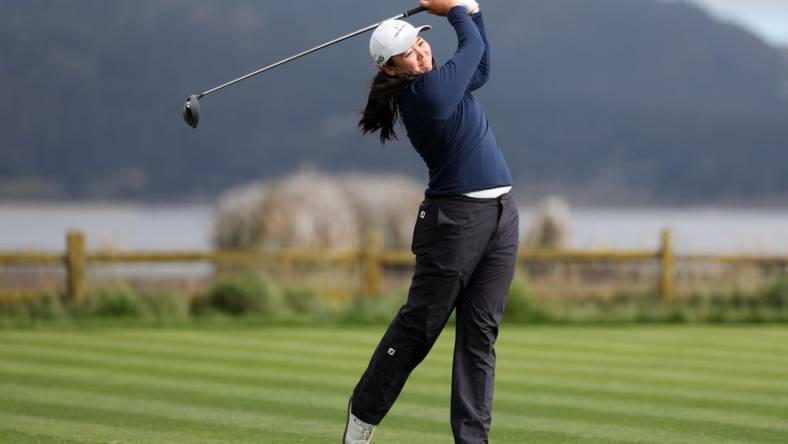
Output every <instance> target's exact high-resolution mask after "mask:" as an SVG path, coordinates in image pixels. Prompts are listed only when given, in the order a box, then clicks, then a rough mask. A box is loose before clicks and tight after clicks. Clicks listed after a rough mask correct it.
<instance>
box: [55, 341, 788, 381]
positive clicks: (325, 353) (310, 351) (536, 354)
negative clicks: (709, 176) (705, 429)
mask: <svg viewBox="0 0 788 444" xmlns="http://www.w3.org/2000/svg"><path fill="white" fill-rule="evenodd" d="M447 336H448V337H446V338H442V339H443V340H441V341H440V342H439V344H437V345H438V346H437V347H435V348H434V351H435V352H436V353H433V354H434V355H435V356H436V359H434V360H432V361H431V362H433V363H437V364H439V365H449V364H450V362H451V359H452V357H451V353H445V350H446V349H451V347H453V346H452V345H451V343H452V342H453V339H454V338H453V337H452V336H451V335H447ZM60 339H63V338H60ZM91 339H92V338H91ZM156 339H158V340H165V341H166V343H167V344H168V345H169V346H171V345H176V344H177V345H178V346H179V348H180V349H181V350H183V351H189V352H202V351H203V350H204V349H205V348H206V347H221V350H219V351H217V352H212V354H213V355H214V356H217V357H218V356H226V357H239V356H240V357H247V358H248V357H250V356H255V355H257V354H268V353H271V352H274V351H276V352H293V351H298V352H299V353H302V354H303V355H306V356H309V357H311V358H317V357H335V356H336V355H337V354H341V355H342V356H344V357H346V358H348V359H359V360H368V359H369V357H370V356H371V354H372V352H373V351H374V347H375V345H376V344H370V345H369V346H367V347H348V346H347V345H344V344H336V343H333V342H326V341H325V340H324V339H321V340H317V338H307V339H292V338H289V339H282V340H281V341H278V342H276V341H274V342H270V341H269V342H265V343H262V344H261V343H256V342H252V343H247V342H246V341H243V342H241V343H238V342H234V341H233V338H227V337H217V336H216V335H198V336H196V337H195V336H194V335H192V334H189V335H168V336H166V337H163V338H162V337H159V336H158V335H157V336H156ZM235 339H238V340H239V341H241V338H235ZM83 340H84V338H73V339H72V338H69V339H68V341H69V342H75V343H82V341H83ZM104 340H105V341H120V342H122V343H124V344H126V345H131V346H133V345H135V344H137V345H138V344H141V343H147V344H150V343H151V338H150V337H147V335H132V336H129V335H121V336H120V339H118V336H113V337H111V338H105V339H104ZM94 343H95V342H94ZM160 345H161V344H156V343H153V344H151V345H150V347H151V349H154V348H156V349H158V347H159V346H160ZM497 350H498V354H499V356H506V357H509V358H522V359H529V360H535V361H550V362H577V361H582V362H593V363H599V364H603V363H604V364H611V365H625V366H628V367H632V366H642V367H647V368H652V367H653V366H654V365H659V366H661V367H662V368H666V369H672V370H691V371H698V370H701V371H704V372H710V373H719V374H723V375H730V376H747V377H752V376H764V377H775V378H779V379H785V378H788V365H786V366H782V367H774V368H764V365H763V364H764V363H763V362H761V361H758V362H752V361H744V362H742V361H734V360H732V359H731V358H730V356H727V357H726V359H725V360H722V361H714V360H709V359H704V358H698V357H693V356H687V357H682V358H681V359H680V360H675V358H676V356H669V355H655V354H653V353H646V352H640V353H637V354H635V353H630V352H627V353H615V354H610V353H607V350H605V352H606V353H604V354H601V353H600V351H599V350H588V349H583V348H579V347H575V346H569V347H566V346H565V347H561V348H560V349H558V350H556V349H550V350H546V349H517V348H512V347H510V346H502V345H501V344H500V342H499V344H498V346H497Z"/></svg>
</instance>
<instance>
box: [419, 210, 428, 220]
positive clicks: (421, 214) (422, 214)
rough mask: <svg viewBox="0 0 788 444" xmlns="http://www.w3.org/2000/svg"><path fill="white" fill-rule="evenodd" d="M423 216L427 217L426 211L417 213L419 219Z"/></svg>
mask: <svg viewBox="0 0 788 444" xmlns="http://www.w3.org/2000/svg"><path fill="white" fill-rule="evenodd" d="M425 217H427V212H426V211H422V212H421V213H419V219H424V218H425Z"/></svg>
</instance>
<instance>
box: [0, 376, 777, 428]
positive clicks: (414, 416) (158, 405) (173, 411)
mask: <svg viewBox="0 0 788 444" xmlns="http://www.w3.org/2000/svg"><path fill="white" fill-rule="evenodd" d="M2 388H3V391H2V393H3V394H2V397H3V398H6V399H8V398H11V399H12V400H14V401H15V402H14V404H13V406H14V407H15V408H17V409H24V408H25V407H28V408H29V406H25V403H26V402H30V401H28V400H33V401H36V402H39V403H45V404H47V405H49V403H55V406H57V405H58V403H60V404H62V407H63V408H68V409H69V414H73V412H74V411H75V410H79V409H83V410H86V413H82V415H85V416H90V417H91V418H92V419H93V420H97V419H100V418H101V417H102V412H104V414H106V413H105V412H106V411H116V412H122V413H124V420H125V421H127V423H129V422H132V423H133V422H134V420H135V418H137V417H138V416H143V415H144V416H148V415H155V416H156V417H157V418H161V417H164V418H169V419H170V420H171V421H174V422H177V423H183V424H181V425H182V426H189V425H188V424H187V423H189V422H191V421H183V420H181V419H180V418H181V417H182V416H184V415H186V416H189V417H191V418H196V419H198V423H200V424H203V422H210V423H211V424H215V423H217V422H221V423H222V424H223V425H224V424H225V422H224V419H223V418H224V417H220V418H216V417H214V416H212V411H214V410H217V409H211V408H203V407H191V406H183V405H176V404H175V403H171V402H160V401H149V400H135V399H130V398H128V397H116V396H107V395H98V394H90V393H83V392H80V391H72V390H64V389H57V390H52V389H50V388H23V387H19V386H13V385H8V384H5V385H3V386H2ZM92 406H100V411H98V412H97V411H94V410H98V409H94V408H93V407H92ZM218 410H219V413H218V414H219V415H221V414H222V413H221V409H218ZM437 410H438V409H431V408H426V407H424V406H420V405H413V404H410V403H408V402H407V401H403V402H400V403H398V405H397V412H395V411H392V413H391V414H392V416H394V417H397V416H401V415H402V412H403V411H404V412H407V415H408V420H407V421H401V423H399V424H397V422H400V421H387V423H391V427H397V428H400V427H410V428H412V427H413V425H414V424H416V423H419V422H423V421H425V420H426V419H427V418H429V419H431V420H433V421H435V422H438V421H442V420H443V421H445V411H437ZM293 413H294V414H295V413H296V412H293ZM308 413H309V412H302V413H301V414H302V415H303V414H308ZM566 413H569V418H566V419H564V418H560V417H559V418H551V417H546V416H545V415H544V412H534V415H533V416H530V415H529V416H527V417H526V419H525V420H523V418H522V417H515V416H514V415H511V414H506V413H503V414H499V413H497V414H496V419H497V420H498V421H499V423H500V424H501V425H499V426H498V427H499V428H502V429H510V428H512V424H517V425H518V426H519V427H517V428H519V429H521V430H523V432H527V430H529V426H528V424H529V422H531V421H533V422H535V423H536V424H537V430H542V431H545V430H544V429H545V428H547V424H550V426H549V428H550V430H547V431H551V432H560V433H563V434H570V433H571V431H567V427H571V428H570V430H572V428H576V429H577V430H582V433H583V435H586V434H590V435H591V436H594V434H598V435H604V436H608V437H614V438H616V439H619V440H620V439H625V438H632V439H634V440H640V441H644V442H687V443H689V442H697V440H698V438H699V436H698V435H696V434H693V433H680V432H679V431H676V430H675V429H676V428H677V427H676V426H677V425H681V424H680V423H681V422H682V421H675V422H673V423H664V424H660V422H659V421H658V422H657V423H656V424H653V425H656V426H657V427H656V428H655V429H649V428H641V427H639V426H638V425H637V424H638V423H637V422H634V424H615V423H610V422H607V423H605V422H603V421H600V419H602V418H600V417H599V415H595V416H591V417H588V415H578V413H582V412H580V411H578V410H577V409H570V411H568V412H566ZM239 415H244V413H242V412H238V411H234V412H232V413H231V414H230V416H229V417H230V418H231V421H232V422H233V423H237V422H239V419H238V416H239ZM251 417H254V415H251ZM583 417H586V418H587V419H588V420H587V421H582V420H578V419H583ZM245 419H246V418H243V417H242V419H241V420H240V421H241V422H242V424H237V426H240V427H250V426H251V424H246V420H245ZM616 419H619V418H616ZM299 422H300V421H299ZM518 422H519V424H518ZM626 422H632V421H626ZM340 425H341V423H340ZM668 425H671V427H672V428H673V429H674V430H668V428H667V427H666V426H668ZM202 426H203V427H206V426H205V425H204V424H203V425H202ZM189 427H190V426H189ZM539 427H541V428H539ZM190 430H195V428H191V429H190ZM323 430H324V431H325V428H324V429H323ZM693 430H697V428H693ZM217 432H221V433H226V432H227V431H226V429H223V430H221V431H217ZM240 432H241V431H240V430H236V433H240ZM616 435H619V436H617V437H616ZM734 435H738V434H737V433H734ZM741 435H742V436H745V437H747V441H746V442H759V441H760V442H774V441H771V440H770V439H764V440H760V439H759V438H760V437H759V436H758V435H759V434H758V433H756V434H754V435H753V434H747V433H745V432H742V433H741ZM716 438H717V440H716V441H715V442H731V443H734V442H745V441H741V440H737V439H735V438H733V437H732V435H731V434H730V433H729V432H725V433H719V434H718V435H717V436H716ZM766 438H768V436H766ZM232 439H233V440H234V439H235V437H234V436H233V437H232ZM426 442H432V441H431V440H427V441H426Z"/></svg>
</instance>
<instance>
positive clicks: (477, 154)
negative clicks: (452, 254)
mask: <svg viewBox="0 0 788 444" xmlns="http://www.w3.org/2000/svg"><path fill="white" fill-rule="evenodd" d="M448 19H449V23H451V25H452V26H453V27H454V29H455V30H456V32H457V39H458V41H459V42H458V43H459V44H458V48H457V52H456V53H455V54H454V56H453V57H452V58H451V60H449V61H448V62H446V63H445V64H444V65H443V66H440V67H437V68H435V69H433V70H432V71H430V72H429V73H427V74H424V75H423V76H421V77H419V78H418V79H417V80H416V81H414V82H413V84H411V86H410V88H409V89H406V90H405V91H404V92H402V94H400V96H399V97H398V98H397V101H398V104H399V108H400V114H401V116H402V121H403V123H404V125H405V128H406V130H407V132H408V138H409V139H410V141H411V143H412V144H413V147H414V148H415V149H416V151H418V153H419V155H420V156H421V157H422V159H424V162H426V164H427V167H428V168H429V175H430V181H429V188H428V189H427V190H426V192H425V194H426V196H427V197H430V196H450V195H458V194H465V193H469V192H472V191H479V190H485V189H490V188H497V187H503V186H510V185H512V176H511V173H510V171H509V167H508V165H507V164H506V160H504V158H503V154H502V153H501V151H500V149H499V148H498V144H497V143H496V141H495V136H494V135H493V132H492V129H491V128H490V124H489V122H488V121H487V115H486V114H485V112H484V110H483V109H482V107H481V105H480V104H479V102H477V101H476V99H475V98H474V97H473V95H472V94H471V91H474V90H476V89H479V88H481V87H482V86H483V85H484V84H485V83H487V79H488V78H489V75H490V74H489V72H490V61H489V53H490V49H489V44H488V43H487V37H486V34H485V32H484V22H483V20H482V14H481V12H479V13H476V14H473V15H472V16H471V15H469V14H468V12H467V10H466V9H465V8H464V7H461V6H456V7H454V8H452V9H451V11H449V15H448Z"/></svg>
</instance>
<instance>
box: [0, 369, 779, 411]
mask: <svg viewBox="0 0 788 444" xmlns="http://www.w3.org/2000/svg"><path fill="white" fill-rule="evenodd" d="M101 368H102V369H106V370H102V369H99V368H97V367H96V366H95V365H92V366H91V367H88V368H83V367H79V366H76V367H75V364H74V363H71V362H69V363H67V364H66V365H57V364H53V363H52V362H49V361H47V362H44V363H39V364H38V365H36V364H25V363H20V362H19V361H17V362H14V363H9V362H6V363H0V374H2V375H4V377H6V378H9V379H10V378H19V377H20V376H23V377H31V376H33V377H39V378H45V379H47V380H52V379H55V380H57V379H58V378H59V377H61V376H66V377H69V378H73V379H76V380H82V379H86V380H87V381H88V382H90V381H94V380H96V381H104V382H105V383H108V384H137V385H144V386H146V387H147V386H149V387H156V389H158V390H160V389H162V388H172V389H176V390H181V389H183V388H184V387H186V388H188V389H190V390H197V391H199V392H203V393H214V392H222V393H226V394H228V395H231V394H232V395H233V396H250V397H252V398H254V399H257V398H259V397H260V396H264V395H261V394H259V393H258V390H259V389H261V388H263V387H273V388H278V387H282V386H298V387H299V388H300V389H303V390H306V391H310V390H311V391H313V392H320V393H332V394H335V395H338V396H340V397H341V398H343V399H344V398H346V397H347V396H348V394H349V392H350V389H351V387H352V385H351V384H349V383H348V382H347V381H345V380H339V381H337V380H335V379H326V378H325V377H320V378H314V375H312V374H308V375H306V376H304V377H299V378H297V379H293V375H291V374H288V373H283V372H278V371H274V372H261V373H263V374H260V375H259V377H257V378H255V379H254V380H244V381H243V382H240V381H238V380H234V382H233V383H232V384H230V383H227V380H228V379H230V378H226V377H218V378H211V379H210V380H208V379H207V378H205V377H204V376H203V375H196V376H195V375H191V374H184V373H173V374H166V375H165V374H162V373H161V372H157V371H155V370H149V371H147V372H145V374H141V373H140V372H139V371H136V372H134V371H132V372H129V369H128V368H127V367H126V366H114V367H109V368H108V367H106V366H103V367H101ZM122 372H125V373H122ZM184 379H186V381H193V382H186V381H185V380H184ZM447 381H448V380H447ZM447 381H444V384H443V385H442V386H439V387H436V386H435V385H434V384H424V383H423V381H422V380H421V377H420V376H419V375H418V373H416V374H415V375H414V376H413V377H412V378H411V380H410V381H409V383H408V393H409V394H410V395H411V396H414V395H415V396H418V400H419V402H421V403H426V404H431V405H440V406H445V405H446V403H447V400H446V396H443V395H438V396H436V393H437V394H445V395H448V391H449V390H448V385H449V384H448V382H447ZM60 383H61V384H63V383H64V382H60ZM573 384H576V383H575V382H574V381H565V382H562V383H556V382H553V383H552V384H548V385H539V384H532V383H528V384H522V385H520V386H518V387H509V386H507V385H502V384H500V383H499V384H497V388H496V391H497V396H496V399H497V400H499V401H502V402H507V401H512V402H522V401H523V400H524V399H525V400H528V399H529V398H531V397H532V396H534V395H540V394H542V395H559V396H566V395H568V396H573V397H578V398H583V397H585V398H591V399H597V400H604V401H606V402H612V403H615V402H618V401H624V402H632V401H637V402H639V403H648V404H652V405H654V406H655V407H654V408H662V409H665V408H668V407H671V406H673V407H675V406H680V407H690V408H693V407H696V408H703V409H710V408H716V409H718V410H719V411H722V412H729V413H743V414H756V415H761V417H762V418H761V419H762V420H764V421H768V420H771V419H773V418H774V417H776V418H783V413H784V412H786V411H788V409H786V408H785V407H782V408H774V407H772V406H764V405H760V404H752V403H745V404H744V405H737V404H736V403H734V402H731V401H727V400H723V401H714V400H712V401H709V400H702V401H701V402H697V401H695V402H686V401H682V398H678V399H674V398H672V397H671V396H670V395H669V394H668V395H666V394H662V393H657V396H654V395H653V394H651V395H648V396H642V395H638V394H637V393H631V392H626V391H621V392H618V393H615V392H614V393H612V394H611V393H609V392H606V391H604V390H596V389H591V390H589V387H593V386H591V385H588V384H586V385H582V384H581V385H580V387H579V388H572V385H573Z"/></svg>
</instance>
